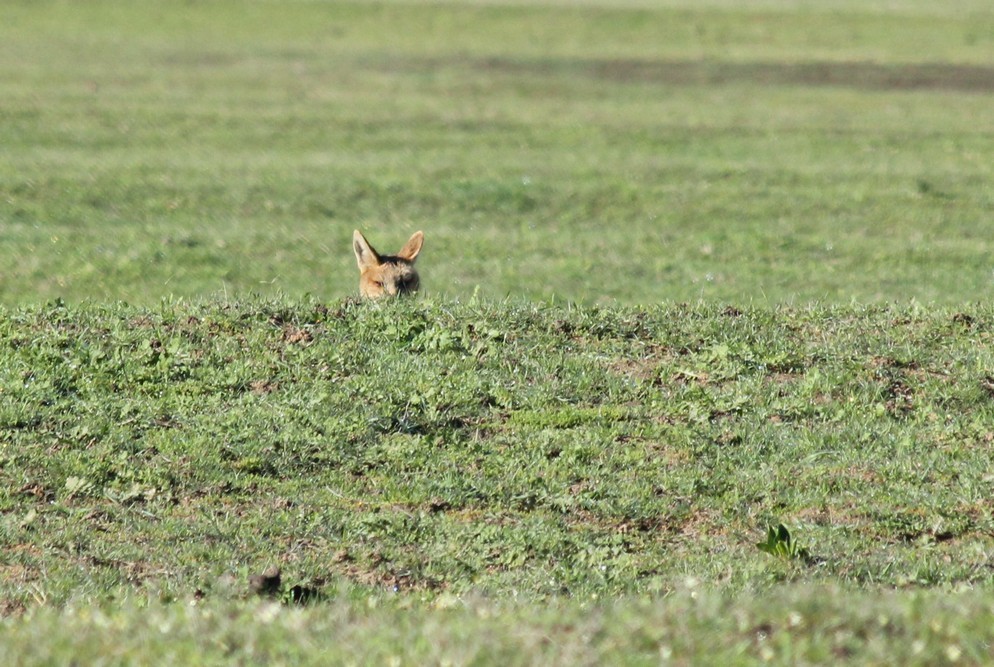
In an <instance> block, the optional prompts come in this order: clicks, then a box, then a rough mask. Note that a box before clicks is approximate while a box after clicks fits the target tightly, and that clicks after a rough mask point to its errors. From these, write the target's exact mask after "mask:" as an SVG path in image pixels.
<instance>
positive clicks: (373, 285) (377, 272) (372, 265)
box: [352, 229, 425, 299]
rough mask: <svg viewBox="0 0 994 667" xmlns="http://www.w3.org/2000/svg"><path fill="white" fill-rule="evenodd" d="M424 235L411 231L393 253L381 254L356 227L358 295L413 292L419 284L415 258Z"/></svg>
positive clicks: (372, 295) (353, 242)
mask: <svg viewBox="0 0 994 667" xmlns="http://www.w3.org/2000/svg"><path fill="white" fill-rule="evenodd" d="M424 240H425V235H424V234H422V233H421V232H414V234H412V235H411V238H410V239H408V241H407V243H405V244H404V247H403V248H401V249H400V252H398V253H397V254H396V255H380V254H379V253H378V252H376V250H375V249H374V248H373V246H371V245H369V241H367V240H366V237H365V236H363V235H362V232H360V231H359V230H358V229H357V230H355V232H353V233H352V249H353V250H354V251H355V258H356V261H357V262H359V294H360V295H362V296H363V297H365V298H367V299H378V298H379V297H381V296H398V295H401V294H414V293H415V292H417V291H418V288H419V287H420V286H421V280H420V278H418V272H417V271H416V270H415V269H414V260H415V259H417V257H418V253H419V252H421V246H422V244H423V243H424Z"/></svg>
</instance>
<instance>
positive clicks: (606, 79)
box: [0, 2, 994, 305]
mask: <svg viewBox="0 0 994 667" xmlns="http://www.w3.org/2000/svg"><path fill="white" fill-rule="evenodd" d="M560 4H561V3H560ZM650 4H651V3H646V6H643V7H641V8H639V7H636V8H631V7H630V6H626V5H625V3H604V4H603V6H601V5H598V3H591V4H583V5H567V6H565V7H563V6H546V5H542V4H540V3H516V4H514V5H510V6H505V5H501V4H499V3H493V4H490V3H483V4H472V3H470V4H460V3H455V4H439V5H434V4H426V3H405V4H393V3H331V2H316V3H315V2H287V3H271V2H249V3H241V2H238V3H232V2H211V3H193V4H185V5H184V4H178V3H153V2H132V3H116V2H84V3H69V2H44V3H35V2H30V3H29V2H24V3H17V2H15V3H7V4H6V5H5V7H4V14H5V16H4V21H3V22H2V25H0V99H2V102H0V113H2V123H0V145H2V146H3V147H4V149H3V150H4V159H3V160H2V161H0V216H2V217H0V219H2V220H3V224H4V234H3V238H2V243H3V246H2V247H0V257H3V258H4V270H3V282H2V285H0V289H2V290H3V291H2V292H0V299H2V300H3V301H4V302H6V303H12V304H13V303H31V302H35V301H37V300H44V299H47V298H52V297H61V298H65V299H69V300H72V301H76V300H79V299H84V298H92V299H97V300H101V301H108V300H118V299H123V300H127V301H129V302H133V303H142V304H150V303H155V302H157V301H158V299H159V298H160V297H162V296H174V297H184V298H190V297H192V296H197V295H202V294H204V293H224V294H227V295H229V296H236V295H244V294H247V293H249V292H262V293H264V294H277V293H279V292H280V291H282V292H285V293H289V294H300V293H311V294H314V295H316V296H319V297H321V298H331V297H335V296H340V295H343V294H346V293H349V292H351V291H354V289H355V288H354V276H353V273H354V267H353V260H352V258H351V257H350V254H349V252H348V248H349V243H350V238H351V232H352V229H353V228H355V227H356V226H361V227H363V228H364V229H365V230H366V231H367V232H368V233H369V236H370V239H371V240H372V241H373V243H374V244H376V243H377V242H378V243H380V244H381V245H384V246H386V247H389V246H393V245H396V246H398V247H399V245H400V243H402V242H403V240H404V239H406V238H407V236H408V235H409V233H410V232H411V231H414V230H415V229H417V228H424V229H425V230H426V232H427V244H426V250H425V255H424V257H423V260H422V261H423V262H424V264H425V265H426V266H429V267H430V272H429V273H428V277H427V279H426V288H427V289H428V290H430V292H431V293H433V294H437V295H440V296H444V297H465V296H467V295H469V294H472V293H473V292H474V290H476V288H477V287H478V288H479V290H480V292H479V293H480V294H481V295H484V296H490V297H504V296H506V295H513V296H527V297H532V298H542V299H550V298H553V297H555V298H559V299H566V300H571V301H576V302H586V303H604V304H610V303H615V302H620V303H625V304H648V303H657V302H660V301H662V300H677V301H693V300H697V299H699V298H703V299H708V300H731V301H734V302H736V303H759V304H766V303H769V304H777V303H786V302H793V303H807V302H811V301H827V302H833V303H835V302H842V303H848V302H850V300H853V299H855V300H857V301H859V302H883V301H891V300H910V299H916V300H918V301H920V302H923V303H933V302H934V303H940V304H947V305H954V304H957V303H960V302H963V301H975V300H982V299H984V298H985V297H986V296H987V295H988V294H989V292H990V289H991V287H992V268H994V267H992V264H991V261H990V257H991V256H992V254H994V248H992V245H991V244H992V241H991V239H992V238H994V235H992V234H991V212H992V209H994V199H992V192H991V188H990V183H991V181H992V178H994V167H992V166H991V165H992V164H994V162H992V160H991V159H990V156H991V155H992V153H994V112H992V111H991V104H990V101H991V93H992V91H994V66H992V65H991V63H994V38H992V37H991V35H992V34H994V12H992V11H990V8H989V7H986V5H985V4H984V3H973V4H970V3H959V2H951V3H944V4H943V6H942V8H941V9H940V8H935V7H927V6H926V5H924V4H919V3H908V4H907V5H906V9H902V7H904V6H905V5H904V3H900V2H898V3H887V7H888V9H886V10H885V9H882V8H880V9H877V8H874V6H873V3H860V4H855V5H854V4H849V5H846V4H843V5H837V6H832V5H826V6H825V7H824V8H821V7H820V5H818V4H815V3H811V4H810V5H802V6H800V7H799V8H793V6H788V5H787V4H786V3H774V2H765V3H758V4H756V5H755V6H751V5H750V4H749V3H742V4H741V5H739V4H735V5H731V6H723V5H721V4H718V5H716V6H712V7H708V6H705V7H704V8H700V9H690V7H693V6H697V5H696V3H689V4H688V5H687V6H680V5H679V3H666V4H665V5H664V6H663V7H662V8H659V9H651V8H649V5H650ZM833 7H841V9H837V8H833ZM985 7H986V8H985Z"/></svg>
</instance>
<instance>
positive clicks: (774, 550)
mask: <svg viewBox="0 0 994 667" xmlns="http://www.w3.org/2000/svg"><path fill="white" fill-rule="evenodd" d="M756 548H758V549H759V550H760V551H765V552H766V553H768V554H770V555H771V556H776V557H777V558H785V559H787V560H802V561H804V562H805V563H808V562H811V561H812V560H813V559H812V558H811V553H810V552H809V551H808V550H807V549H806V548H805V547H802V546H800V545H798V544H797V542H794V540H793V538H791V535H790V531H789V530H787V526H785V525H783V524H782V523H781V524H778V525H777V527H776V528H774V527H773V526H770V527H769V529H768V530H767V531H766V541H765V542H759V543H757V544H756Z"/></svg>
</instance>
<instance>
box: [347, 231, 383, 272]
mask: <svg viewBox="0 0 994 667" xmlns="http://www.w3.org/2000/svg"><path fill="white" fill-rule="evenodd" d="M352 249H353V250H354V251H355V258H356V261H357V262H358V263H359V270H360V271H362V270H363V269H367V268H369V267H372V266H378V265H379V264H380V255H379V254H378V253H377V252H376V250H375V249H374V248H373V246H371V245H369V241H367V240H366V237H365V236H363V235H362V232H360V231H359V230H358V229H357V230H355V231H354V232H352Z"/></svg>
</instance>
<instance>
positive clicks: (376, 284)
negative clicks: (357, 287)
mask: <svg viewBox="0 0 994 667" xmlns="http://www.w3.org/2000/svg"><path fill="white" fill-rule="evenodd" d="M373 285H375V286H376V287H383V281H382V280H374V281H373Z"/></svg>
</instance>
